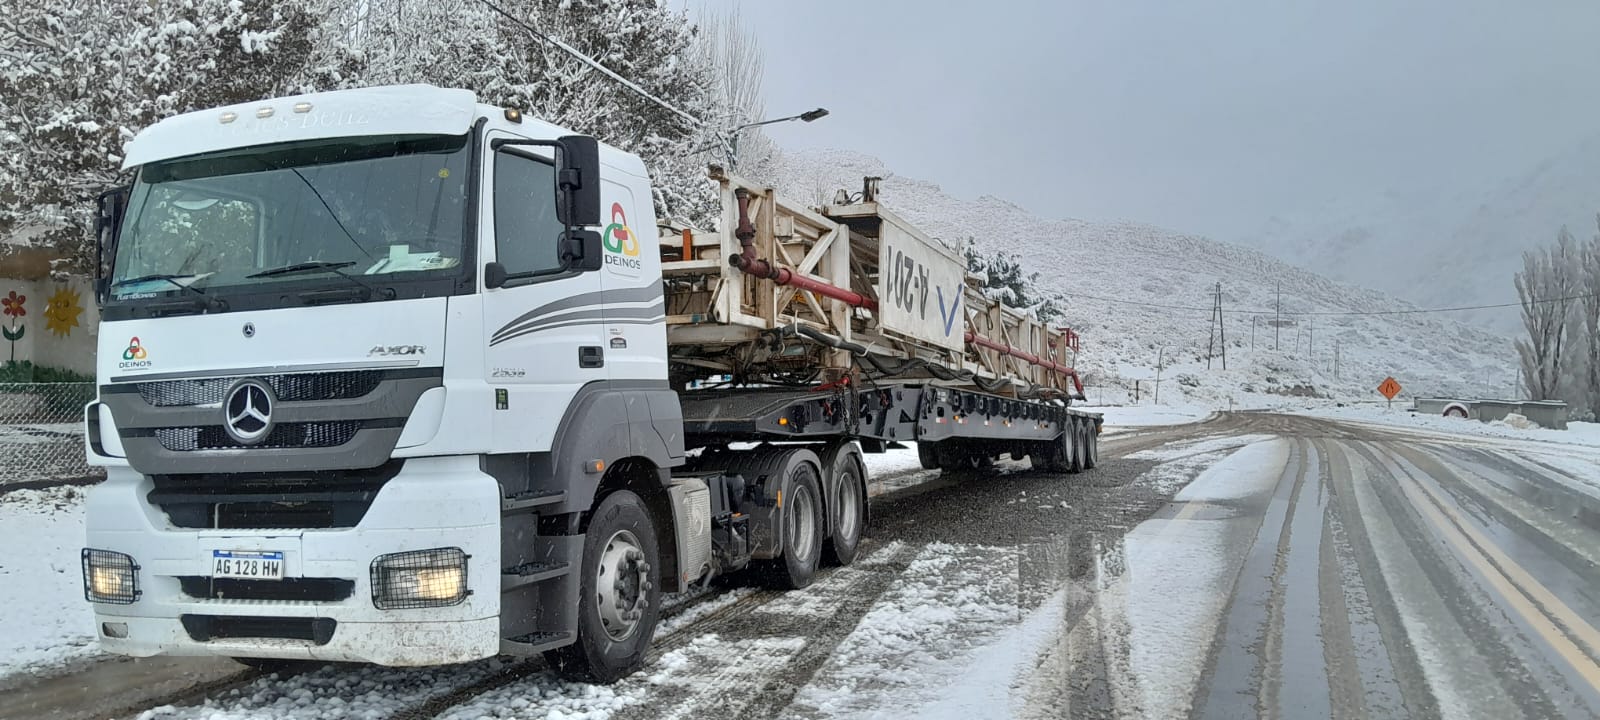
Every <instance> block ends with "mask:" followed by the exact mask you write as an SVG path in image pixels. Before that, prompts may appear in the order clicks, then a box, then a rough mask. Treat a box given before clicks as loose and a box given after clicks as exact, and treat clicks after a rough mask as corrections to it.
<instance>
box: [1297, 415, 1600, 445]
mask: <svg viewBox="0 0 1600 720" xmlns="http://www.w3.org/2000/svg"><path fill="white" fill-rule="evenodd" d="M1290 411H1291V412H1294V413H1295V414H1298V415H1307V416H1310V417H1319V418H1328V419H1330V420H1349V421H1354V422H1362V423H1371V424H1374V425H1385V426H1390V427H1399V428H1407V429H1411V430H1426V431H1434V432H1438V433H1445V434H1450V435H1463V436H1475V437H1491V438H1510V439H1514V440H1538V441H1541V442H1551V443H1561V444H1564V445H1589V446H1594V447H1600V423H1591V422H1573V423H1568V424H1567V429H1566V430H1551V429H1549V428H1542V427H1537V426H1534V427H1516V426H1513V425H1511V424H1508V423H1504V422H1495V423H1485V422H1479V421H1477V420H1471V419H1467V418H1448V417H1444V416H1443V415H1424V414H1420V413H1412V412H1411V411H1410V410H1409V409H1406V408H1400V407H1394V408H1387V407H1384V406H1383V405H1376V404H1374V405H1347V406H1345V407H1336V406H1331V405H1316V406H1309V407H1300V408H1293V409H1292V410H1290Z"/></svg>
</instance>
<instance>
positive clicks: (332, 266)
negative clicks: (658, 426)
mask: <svg viewBox="0 0 1600 720" xmlns="http://www.w3.org/2000/svg"><path fill="white" fill-rule="evenodd" d="M354 264H356V263H355V261H354V260H345V261H343V262H328V261H325V260H313V261H311V262H300V263H292V264H289V265H284V266H282V267H275V268H270V269H267V270H262V271H261V272H258V273H251V274H249V275H246V276H245V277H247V278H251V279H255V278H265V277H277V276H279V275H296V274H299V273H307V272H312V271H314V270H321V271H326V272H331V273H338V274H339V275H340V276H342V277H347V278H348V277H350V276H349V275H345V274H344V273H342V272H339V271H340V270H342V269H344V268H347V267H350V266H351V265H354ZM350 279H352V280H354V279H355V278H350Z"/></svg>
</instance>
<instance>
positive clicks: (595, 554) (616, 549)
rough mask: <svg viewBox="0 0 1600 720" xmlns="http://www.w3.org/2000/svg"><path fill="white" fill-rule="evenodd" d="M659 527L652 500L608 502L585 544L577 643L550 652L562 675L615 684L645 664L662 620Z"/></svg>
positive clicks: (627, 495)
mask: <svg viewBox="0 0 1600 720" xmlns="http://www.w3.org/2000/svg"><path fill="white" fill-rule="evenodd" d="M658 553H659V550H658V548H657V547H656V532H655V526H654V525H653V524H652V523H651V522H650V513H649V512H648V511H647V510H646V509H645V505H644V501H643V500H641V499H639V496H638V495H635V494H633V492H632V491H629V490H618V491H616V492H614V493H611V494H610V495H607V496H605V499H603V500H601V501H600V505H599V506H598V507H596V508H595V511H594V513H593V514H592V515H591V516H590V519H589V530H588V532H587V534H586V535H585V536H584V540H583V565H582V567H581V568H580V569H579V572H580V576H579V580H578V598H579V603H578V638H577V642H575V643H573V644H571V645H568V646H566V647H563V648H558V649H556V650H551V651H549V652H547V653H545V659H546V660H548V661H549V663H550V666H551V667H554V668H555V669H556V671H557V672H559V673H561V675H562V676H564V677H567V678H569V679H572V680H577V681H582V682H597V683H610V682H614V681H616V680H618V679H620V678H623V677H625V676H627V675H628V674H630V673H632V672H633V671H634V670H636V669H638V668H639V666H640V665H642V664H644V655H645V651H647V650H649V649H650V639H651V637H652V636H653V635H654V634H655V627H656V620H657V619H658V618H659V617H660V614H661V589H660V587H659V584H658V583H657V572H658V571H659V569H660V567H661V562H660V555H659V554H658Z"/></svg>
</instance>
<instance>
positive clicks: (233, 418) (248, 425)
mask: <svg viewBox="0 0 1600 720" xmlns="http://www.w3.org/2000/svg"><path fill="white" fill-rule="evenodd" d="M273 402H274V398H273V396H272V388H269V387H267V386H266V384H265V383H262V382H261V381H260V380H241V381H239V383H238V384H236V385H234V386H233V389H232V390H229V391H228V401H227V403H225V404H224V405H223V406H222V412H223V422H222V427H223V429H225V430H227V431H228V437H231V438H233V439H234V440H236V441H238V442H239V444H240V445H255V444H257V443H259V442H261V441H262V440H265V439H267V433H270V432H272V404H273Z"/></svg>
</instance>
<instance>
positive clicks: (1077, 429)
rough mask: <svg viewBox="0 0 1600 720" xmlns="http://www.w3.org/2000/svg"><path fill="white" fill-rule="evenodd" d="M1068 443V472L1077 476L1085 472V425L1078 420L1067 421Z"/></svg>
mask: <svg viewBox="0 0 1600 720" xmlns="http://www.w3.org/2000/svg"><path fill="white" fill-rule="evenodd" d="M1066 441H1067V443H1069V444H1070V451H1069V452H1070V455H1071V456H1070V457H1068V458H1067V472H1068V473H1072V474H1076V473H1080V472H1083V452H1084V448H1083V443H1084V434H1083V423H1082V422H1079V421H1078V418H1075V417H1074V418H1072V419H1070V420H1068V421H1067V432H1066Z"/></svg>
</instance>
